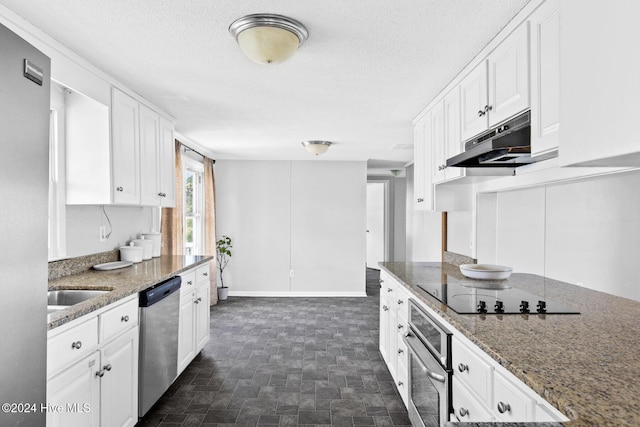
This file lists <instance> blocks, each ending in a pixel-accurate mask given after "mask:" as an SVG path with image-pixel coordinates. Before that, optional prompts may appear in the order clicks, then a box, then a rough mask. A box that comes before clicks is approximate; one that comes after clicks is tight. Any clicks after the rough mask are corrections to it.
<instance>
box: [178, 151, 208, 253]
mask: <svg viewBox="0 0 640 427" xmlns="http://www.w3.org/2000/svg"><path fill="white" fill-rule="evenodd" d="M183 159H184V173H183V179H184V185H183V188H184V254H185V255H201V254H203V253H204V239H203V236H204V217H203V210H204V200H203V198H204V191H203V187H204V185H203V181H204V177H203V175H204V166H203V165H202V163H199V162H197V161H195V160H193V159H190V158H188V157H183Z"/></svg>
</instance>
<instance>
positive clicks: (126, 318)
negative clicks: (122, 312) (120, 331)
mask: <svg viewBox="0 0 640 427" xmlns="http://www.w3.org/2000/svg"><path fill="white" fill-rule="evenodd" d="M120 321H121V322H128V321H129V316H128V315H127V316H122V318H121V319H120Z"/></svg>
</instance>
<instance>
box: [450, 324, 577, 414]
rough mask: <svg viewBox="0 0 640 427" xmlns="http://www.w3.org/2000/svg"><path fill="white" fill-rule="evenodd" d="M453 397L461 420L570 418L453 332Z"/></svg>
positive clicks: (454, 405) (454, 406)
mask: <svg viewBox="0 0 640 427" xmlns="http://www.w3.org/2000/svg"><path fill="white" fill-rule="evenodd" d="M451 352H452V353H453V354H452V357H453V390H452V400H453V409H454V413H455V416H456V417H457V419H458V420H459V421H465V422H469V421H475V422H482V421H508V422H533V421H537V422H542V421H547V422H550V421H556V422H562V421H568V418H567V417H565V416H564V415H563V414H562V413H560V411H558V410H557V409H556V408H554V407H553V406H551V405H550V404H549V403H548V402H546V401H545V400H544V399H543V398H542V397H540V396H539V395H538V394H537V393H536V392H534V391H533V390H531V389H530V388H529V387H527V385H526V384H524V383H523V382H522V381H520V380H518V379H517V378H516V377H515V376H514V375H513V374H511V373H510V372H509V371H507V370H506V369H505V368H504V367H502V366H501V365H500V364H499V363H497V362H496V361H495V360H493V359H491V358H490V357H489V356H488V355H487V354H486V353H485V352H483V351H482V350H481V349H480V348H479V347H477V346H476V345H475V344H473V343H472V342H471V341H469V340H468V339H466V338H465V337H463V336H462V335H461V334H459V333H457V334H454V337H453V342H452V350H451Z"/></svg>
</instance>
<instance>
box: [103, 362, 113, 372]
mask: <svg viewBox="0 0 640 427" xmlns="http://www.w3.org/2000/svg"><path fill="white" fill-rule="evenodd" d="M102 369H104V370H105V371H110V370H111V363H109V364H108V365H105V366H103V367H102Z"/></svg>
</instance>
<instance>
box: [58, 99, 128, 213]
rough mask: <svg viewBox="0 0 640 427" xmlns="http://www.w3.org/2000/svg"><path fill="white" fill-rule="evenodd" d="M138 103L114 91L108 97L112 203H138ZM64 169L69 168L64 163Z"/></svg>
mask: <svg viewBox="0 0 640 427" xmlns="http://www.w3.org/2000/svg"><path fill="white" fill-rule="evenodd" d="M138 109H139V105H138V101H136V100H135V99H133V98H131V97H130V96H128V95H125V94H124V93H122V92H120V91H119V90H116V89H113V92H112V98H111V155H112V165H111V167H112V174H113V175H112V177H113V178H112V188H111V191H112V194H113V203H114V204H123V205H136V204H140V139H139V129H138ZM67 167H72V165H69V164H67Z"/></svg>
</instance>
